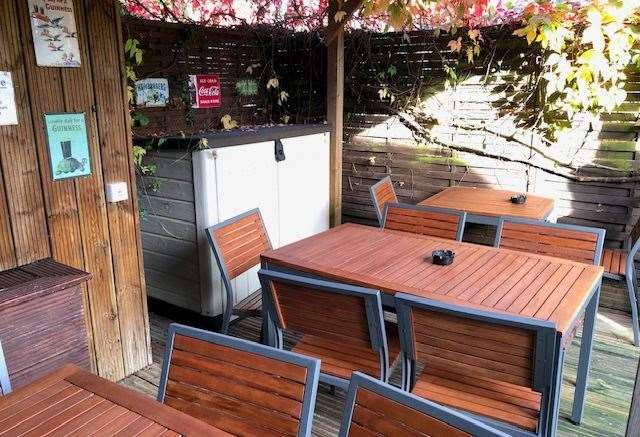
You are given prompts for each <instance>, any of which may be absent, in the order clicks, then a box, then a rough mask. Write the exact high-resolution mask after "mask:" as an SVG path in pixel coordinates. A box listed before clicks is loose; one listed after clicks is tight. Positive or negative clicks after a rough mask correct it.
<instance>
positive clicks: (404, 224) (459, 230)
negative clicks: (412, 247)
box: [382, 203, 467, 241]
mask: <svg viewBox="0 0 640 437" xmlns="http://www.w3.org/2000/svg"><path fill="white" fill-rule="evenodd" d="M466 215H467V214H466V213H465V212H462V211H455V210H450V209H443V208H434V207H430V206H419V205H408V204H404V203H387V204H386V206H385V209H384V221H383V223H382V227H383V228H385V229H392V230H396V231H404V232H412V233H414V234H421V235H430V236H432V237H440V238H447V239H450V240H458V241H461V240H462V234H463V232H464V224H465V218H466Z"/></svg>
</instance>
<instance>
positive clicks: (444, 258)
mask: <svg viewBox="0 0 640 437" xmlns="http://www.w3.org/2000/svg"><path fill="white" fill-rule="evenodd" d="M455 256H456V254H455V253H454V252H453V251H451V250H434V251H433V253H432V254H431V260H432V261H433V263H434V264H437V265H439V266H448V265H449V264H451V263H452V262H453V258H454V257H455Z"/></svg>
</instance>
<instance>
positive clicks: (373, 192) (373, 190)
mask: <svg viewBox="0 0 640 437" xmlns="http://www.w3.org/2000/svg"><path fill="white" fill-rule="evenodd" d="M369 195H370V196H371V202H372V203H373V209H374V210H375V212H376V216H377V217H378V223H379V224H380V225H382V222H383V220H384V207H385V205H386V204H387V203H389V202H391V203H396V202H398V197H397V196H396V191H395V190H394V189H393V182H391V176H387V177H384V178H382V179H380V180H379V181H378V182H376V183H375V184H373V185H372V186H371V187H369Z"/></svg>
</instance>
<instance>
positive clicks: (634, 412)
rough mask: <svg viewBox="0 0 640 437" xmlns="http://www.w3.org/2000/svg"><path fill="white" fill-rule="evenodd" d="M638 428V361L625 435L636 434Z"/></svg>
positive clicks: (639, 392) (639, 395)
mask: <svg viewBox="0 0 640 437" xmlns="http://www.w3.org/2000/svg"><path fill="white" fill-rule="evenodd" d="M638 429H640V363H638V373H637V374H636V385H635V388H634V389H633V399H632V400H631V410H630V411H629V421H628V422H627V437H634V436H637V435H638Z"/></svg>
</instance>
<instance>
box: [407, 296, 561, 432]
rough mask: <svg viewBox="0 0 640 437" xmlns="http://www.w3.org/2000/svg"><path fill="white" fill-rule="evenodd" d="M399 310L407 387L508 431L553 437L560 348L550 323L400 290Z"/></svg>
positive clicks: (558, 388)
mask: <svg viewBox="0 0 640 437" xmlns="http://www.w3.org/2000/svg"><path fill="white" fill-rule="evenodd" d="M396 309H397V311H398V324H399V325H400V332H402V333H403V335H402V336H401V338H400V341H401V345H402V351H403V359H404V360H403V369H406V372H405V373H404V375H403V385H404V386H405V388H406V389H407V390H409V391H411V393H413V394H415V395H417V396H419V397H421V398H424V399H428V400H431V401H433V402H437V403H439V404H442V405H446V406H449V407H452V408H455V409H458V410H463V411H467V412H469V413H472V414H474V415H478V416H480V417H486V418H489V419H491V420H492V421H496V422H497V423H499V424H500V425H496V426H497V427H499V428H500V429H501V430H503V431H505V432H508V433H509V434H518V435H532V436H538V435H552V433H551V431H550V427H551V428H552V427H553V426H552V423H553V418H554V417H555V416H554V413H555V411H554V410H553V407H551V408H550V407H549V405H554V402H556V401H557V400H558V396H559V390H560V379H559V378H557V377H556V376H557V375H558V374H559V372H560V370H559V368H558V367H559V366H558V365H556V364H554V363H555V360H557V359H558V356H559V350H560V347H561V346H560V341H559V338H560V336H559V335H557V333H556V329H555V326H554V325H553V324H552V323H550V322H547V321H532V320H531V319H525V318H522V317H515V316H510V315H502V314H499V313H491V312H485V311H480V310H473V309H468V308H463V307H455V306H453V305H448V304H442V303H437V302H435V301H431V300H429V299H423V298H418V297H416V296H412V295H407V294H401V293H399V294H397V295H396ZM419 364H422V365H423V366H424V367H423V368H422V370H421V372H420V373H418V371H417V369H418V365H419Z"/></svg>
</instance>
